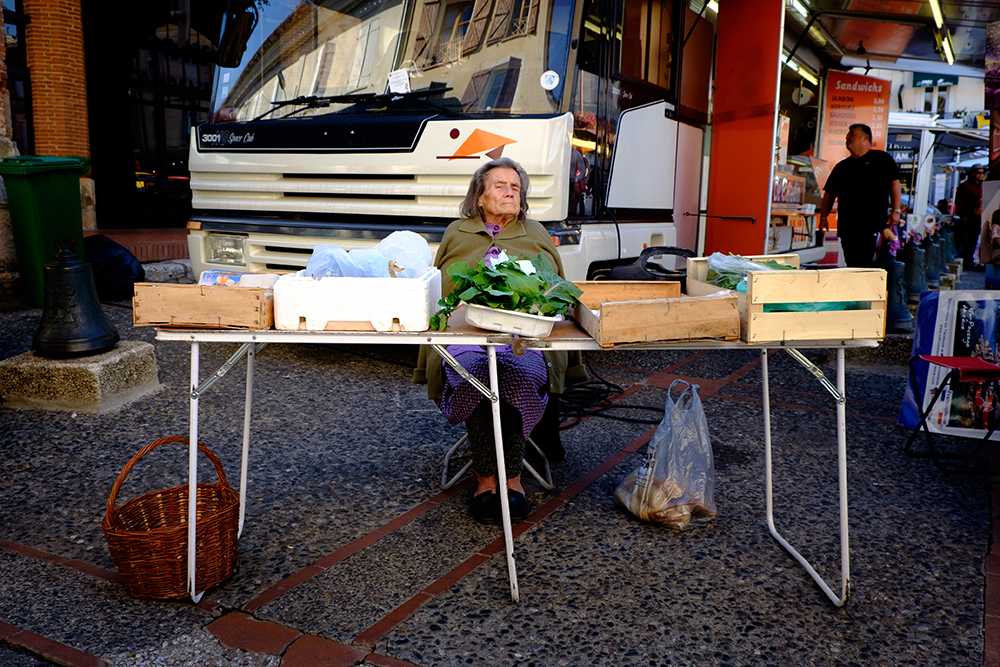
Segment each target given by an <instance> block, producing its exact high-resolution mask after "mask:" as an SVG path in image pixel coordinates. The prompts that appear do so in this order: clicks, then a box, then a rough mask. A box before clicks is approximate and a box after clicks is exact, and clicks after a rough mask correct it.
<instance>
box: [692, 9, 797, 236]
mask: <svg viewBox="0 0 1000 667" xmlns="http://www.w3.org/2000/svg"><path fill="white" fill-rule="evenodd" d="M720 5H721V6H720V8H719V23H718V40H717V47H716V70H715V91H714V92H715V99H714V117H713V123H712V153H711V163H710V166H709V181H708V214H709V216H710V217H709V218H708V219H707V223H706V232H705V253H706V254H711V253H713V252H733V253H738V254H741V255H760V254H763V253H764V247H765V241H766V237H767V211H768V203H769V200H770V197H771V160H772V154H773V140H774V139H773V137H774V122H775V115H776V113H777V109H776V107H775V99H776V97H775V94H776V86H777V76H778V66H779V62H780V58H781V32H782V20H783V16H784V9H785V7H784V0H727V1H726V2H725V3H720ZM713 215H735V216H756V218H757V220H756V222H753V223H751V222H750V221H749V220H719V219H718V218H713V217H711V216H713Z"/></svg>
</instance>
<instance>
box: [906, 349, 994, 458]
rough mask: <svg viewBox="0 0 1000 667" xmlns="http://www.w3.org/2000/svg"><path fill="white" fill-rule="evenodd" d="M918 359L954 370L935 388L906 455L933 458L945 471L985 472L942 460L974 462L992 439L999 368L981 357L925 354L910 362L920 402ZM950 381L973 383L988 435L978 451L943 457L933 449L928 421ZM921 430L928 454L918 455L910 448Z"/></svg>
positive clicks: (911, 437) (908, 445)
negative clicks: (915, 363)
mask: <svg viewBox="0 0 1000 667" xmlns="http://www.w3.org/2000/svg"><path fill="white" fill-rule="evenodd" d="M917 359H921V360H923V361H926V362H928V363H931V364H935V365H937V366H941V367H943V368H949V369H951V370H950V372H949V373H948V374H947V375H945V377H944V379H943V380H941V383H940V384H939V385H938V386H937V388H936V389H934V392H933V394H932V396H931V399H930V401H929V402H928V404H927V407H926V408H925V409H924V411H923V412H922V413H921V415H920V423H919V424H917V426H916V427H915V428H914V429H913V432H912V433H910V438H909V440H907V441H906V446H905V447H904V448H903V452H904V453H905V454H906V455H907V456H910V457H913V458H930V459H932V460H933V461H934V465H935V466H937V468H938V469H939V470H941V471H942V472H961V473H973V472H984V471H978V470H976V469H975V468H972V467H956V466H946V465H944V464H943V463H942V459H959V460H967V459H971V458H973V457H975V456H977V455H978V454H979V452H981V451H982V450H983V448H984V447H985V446H986V444H987V443H988V442H989V440H990V436H992V435H993V431H995V430H996V428H997V425H998V424H997V415H996V412H997V410H996V407H997V406H996V405H995V403H996V402H997V401H998V400H1000V366H997V365H996V364H991V363H989V362H988V361H984V360H983V359H980V358H978V357H937V356H933V355H924V354H921V355H918V356H916V357H913V358H912V359H910V377H911V378H913V383H914V395H915V396H916V397H917V400H922V396H923V393H922V392H921V391H920V386H919V382H918V380H917V374H916V372H915V369H914V365H913V364H914V362H915V361H916V360H917ZM949 382H952V383H956V384H970V385H972V386H973V387H975V401H976V405H977V406H979V407H980V412H981V414H982V416H983V421H984V423H983V424H982V426H983V428H986V429H987V430H986V435H985V436H984V437H983V438H982V440H980V441H979V444H978V445H977V446H976V448H975V449H974V450H972V451H971V452H968V453H965V454H944V453H941V452H940V451H938V450H937V449H936V448H935V447H934V441H933V439H932V438H931V432H930V429H929V428H928V427H927V418H928V416H930V414H931V411H932V410H933V409H934V406H935V405H936V404H937V402H938V400H939V399H940V398H941V395H942V394H943V393H944V389H945V387H947V386H948V383H949ZM920 431H923V432H924V439H925V441H926V443H927V451H924V452H915V451H913V450H912V449H911V447H912V446H913V441H914V440H915V439H916V437H917V433H919V432H920Z"/></svg>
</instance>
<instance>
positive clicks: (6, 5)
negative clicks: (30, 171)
mask: <svg viewBox="0 0 1000 667" xmlns="http://www.w3.org/2000/svg"><path fill="white" fill-rule="evenodd" d="M23 11H24V10H23V8H22V6H21V0H16V2H15V0H4V1H3V18H4V24H5V25H4V43H5V45H6V48H7V54H6V58H5V61H4V62H5V64H6V67H7V90H8V92H9V94H10V122H11V134H12V136H11V138H12V139H13V140H14V142H15V143H16V144H17V149H18V151H20V153H21V154H22V155H31V154H32V153H34V152H35V148H34V131H33V127H32V122H31V77H30V76H29V74H28V58H27V51H26V50H25V42H24V36H25V26H26V25H27V22H28V21H27V17H26V16H25V15H24V13H23Z"/></svg>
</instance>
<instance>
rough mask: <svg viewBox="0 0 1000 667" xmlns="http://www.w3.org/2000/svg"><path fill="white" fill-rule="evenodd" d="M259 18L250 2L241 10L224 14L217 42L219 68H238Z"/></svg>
mask: <svg viewBox="0 0 1000 667" xmlns="http://www.w3.org/2000/svg"><path fill="white" fill-rule="evenodd" d="M259 18H260V16H259V14H258V13H257V7H256V6H254V4H253V3H252V2H251V3H250V5H249V6H248V7H245V8H243V9H242V10H236V11H232V8H231V7H230V10H229V11H227V12H226V26H225V29H224V32H223V33H222V39H220V40H219V66H220V67H230V68H231V67H239V65H240V63H241V62H242V61H243V54H244V53H245V52H246V50H247V44H248V43H249V42H250V35H252V34H253V31H254V29H255V28H256V27H257V21H258V20H259Z"/></svg>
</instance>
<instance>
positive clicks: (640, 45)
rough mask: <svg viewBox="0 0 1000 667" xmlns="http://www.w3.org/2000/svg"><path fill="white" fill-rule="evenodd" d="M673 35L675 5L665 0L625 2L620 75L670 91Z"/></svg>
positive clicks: (627, 0) (628, 0)
mask: <svg viewBox="0 0 1000 667" xmlns="http://www.w3.org/2000/svg"><path fill="white" fill-rule="evenodd" d="M673 32H674V29H673V17H672V16H671V5H670V4H668V3H667V2H666V1H665V0H625V3H624V16H623V17H622V28H621V40H620V43H619V47H620V48H619V54H620V61H619V72H620V73H621V74H622V75H624V76H626V77H628V78H630V79H633V80H636V81H645V82H647V83H651V84H653V85H655V86H659V87H660V88H666V89H668V90H669V89H670V87H671V85H672V81H671V79H672V77H671V67H672V57H671V54H672V50H673V41H674V39H673V38H674V34H673Z"/></svg>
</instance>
